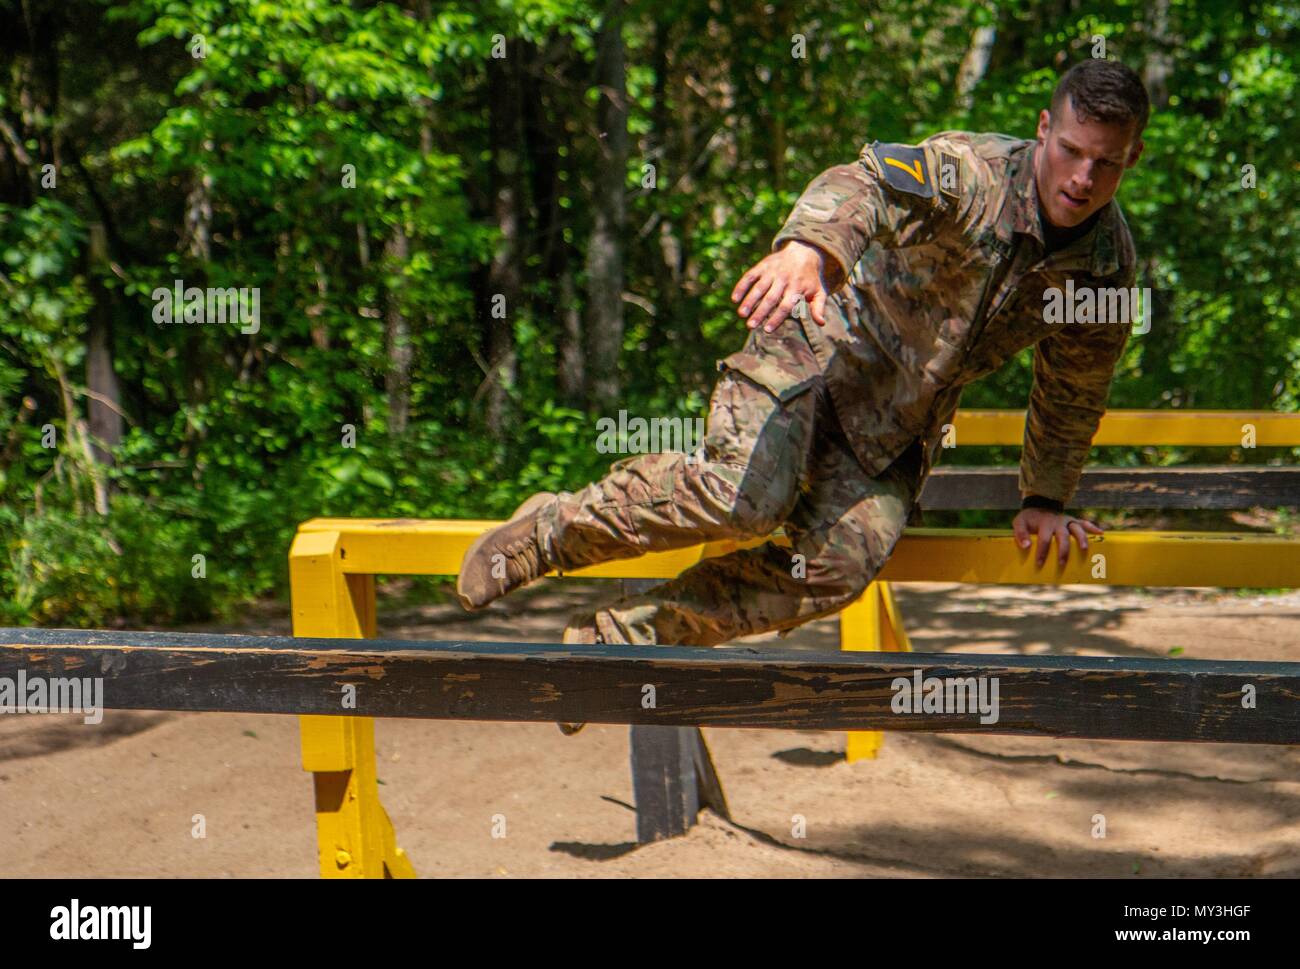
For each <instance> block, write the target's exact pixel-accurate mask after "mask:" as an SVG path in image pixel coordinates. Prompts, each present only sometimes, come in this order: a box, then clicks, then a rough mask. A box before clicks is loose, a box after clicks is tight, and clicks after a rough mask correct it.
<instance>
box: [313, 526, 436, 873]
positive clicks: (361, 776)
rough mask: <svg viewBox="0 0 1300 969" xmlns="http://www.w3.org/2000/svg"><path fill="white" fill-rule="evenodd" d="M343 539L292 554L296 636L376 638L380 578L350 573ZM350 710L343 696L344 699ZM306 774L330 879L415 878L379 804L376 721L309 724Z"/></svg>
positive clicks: (323, 540)
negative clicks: (309, 778)
mask: <svg viewBox="0 0 1300 969" xmlns="http://www.w3.org/2000/svg"><path fill="white" fill-rule="evenodd" d="M344 554H345V549H344V547H343V542H342V537H341V536H340V534H339V533H338V532H311V533H304V532H299V534H298V535H297V536H296V537H295V538H294V542H293V548H292V549H291V550H290V552H289V589H290V601H291V607H292V610H293V634H294V635H295V636H313V637H321V638H327V639H362V638H365V637H369V636H374V635H375V579H374V576H373V575H347V574H345V573H344V572H343V556H344ZM339 704H340V709H342V704H343V695H342V694H341V693H340V695H339ZM298 719H299V722H300V724H301V729H302V766H303V769H304V770H309V771H311V772H312V777H313V781H314V784H315V789H316V834H317V843H318V846H319V853H320V873H321V877H323V878H384V877H388V878H414V877H415V870H414V869H413V868H412V867H411V862H410V860H409V859H408V858H407V857H406V854H405V852H403V851H402V849H401V848H399V847H397V839H396V835H395V834H394V832H393V825H392V822H391V821H389V819H388V814H387V813H386V812H385V811H384V807H383V805H382V804H380V802H379V785H378V778H377V777H376V773H375V770H376V769H375V721H374V720H373V719H372V718H370V717H349V716H304V717H299V718H298Z"/></svg>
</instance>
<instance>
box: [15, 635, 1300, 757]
mask: <svg viewBox="0 0 1300 969" xmlns="http://www.w3.org/2000/svg"><path fill="white" fill-rule="evenodd" d="M1062 645H1067V644H1064V643H1063V644H1062ZM19 670H23V671H24V675H25V676H26V677H27V678H29V679H30V678H31V677H33V676H63V677H71V676H76V677H87V676H89V677H95V676H102V677H103V680H104V682H103V701H104V703H103V705H104V707H105V708H107V709H134V710H224V711H241V712H252V713H285V714H326V715H328V714H341V715H358V716H372V717H422V718H430V719H450V720H506V721H555V720H568V721H578V722H589V723H627V724H633V723H636V724H660V725H676V726H688V725H689V726H712V727H769V728H783V729H802V730H808V729H815V730H918V731H935V732H960V733H1001V734H1023V735H1045V736H1060V737H1085V738H1096V739H1123V740H1185V741H1207V742H1208V741H1214V742H1236V743H1268V744H1296V743H1300V663H1257V662H1231V661H1196V660H1163V659H1130V658H1108V657H1084V656H1033V657H1018V656H998V655H974V654H967V653H962V654H958V653H911V654H897V653H857V652H847V653H831V654H792V653H790V652H788V651H779V650H757V649H752V648H749V647H731V648H724V649H714V650H704V649H699V648H693V647H688V646H650V647H638V646H580V647H574V646H560V645H538V644H521V643H477V642H405V641H400V640H340V639H293V638H287V637H252V636H221V635H207V634H197V633H143V632H98V631H96V632H81V631H75V630H40V629H0V677H7V678H10V679H11V680H12V679H13V678H14V677H16V676H17V675H18V671H19ZM915 676H920V677H921V678H922V688H923V690H925V689H929V688H930V687H929V685H928V684H927V683H925V678H937V679H939V680H941V681H942V680H944V679H948V678H953V679H965V678H970V677H974V678H976V681H975V682H976V683H977V684H978V681H979V679H980V678H983V680H984V683H985V686H986V689H987V690H989V691H991V690H992V689H993V687H994V684H995V683H996V687H997V690H998V694H997V696H998V719H997V721H996V722H981V719H982V718H981V715H980V714H979V713H978V712H966V713H957V712H947V713H940V712H925V711H924V709H922V712H917V713H903V712H894V710H895V708H894V702H895V697H896V696H897V697H902V696H905V695H906V696H910V695H911V691H910V690H908V689H905V688H903V687H902V686H900V684H901V683H902V682H903V681H907V680H909V679H913V678H914V677H915ZM913 681H914V679H913ZM646 684H654V686H655V693H656V697H657V703H656V705H655V706H654V707H652V708H646V707H643V706H642V703H641V699H642V696H643V687H644V686H645V685H646ZM345 686H353V687H355V688H356V706H355V708H345V707H344V705H343V697H344V695H345V692H346V691H345V689H344V688H345ZM987 696H988V697H989V698H990V699H991V697H992V693H991V692H989V693H988V694H987ZM1252 696H1253V702H1254V706H1253V707H1249V706H1244V705H1243V698H1245V700H1246V701H1249V700H1250V699H1251V697H1252ZM983 719H987V716H985V717H984V718H983Z"/></svg>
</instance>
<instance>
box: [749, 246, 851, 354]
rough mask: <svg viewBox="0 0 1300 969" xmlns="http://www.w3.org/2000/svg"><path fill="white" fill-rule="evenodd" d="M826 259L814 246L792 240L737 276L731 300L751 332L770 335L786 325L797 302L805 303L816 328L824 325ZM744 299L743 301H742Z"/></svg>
mask: <svg viewBox="0 0 1300 969" xmlns="http://www.w3.org/2000/svg"><path fill="white" fill-rule="evenodd" d="M824 259H825V256H824V255H823V254H822V251H821V250H820V249H818V248H817V247H816V246H811V245H808V244H807V243H805V242H799V241H798V240H796V239H792V240H791V241H789V242H787V243H786V244H785V245H784V246H782V247H781V248H780V249H778V250H777V251H776V252H774V253H772V254H771V255H770V256H768V257H767V258H765V259H763V260H762V262H759V263H758V264H756V265H755V266H754V267H753V268H752V269H750V270H749V272H747V273H745V275H743V276H741V277H740V282H738V283H736V288H735V289H733V290H732V291H731V301H732V302H733V303H740V309H739V310H738V312H739V313H740V315H741V316H743V317H745V318H746V320H747V322H746V325H747V326H748V327H749V328H750V329H751V330H754V329H757V328H758V327H760V326H761V327H763V329H764V330H766V331H767V332H768V333H771V332H772V331H773V330H775V329H776V328H777V327H778V326H780V325H781V324H782V323H784V322H785V320H786V318H787V317H789V315H790V313H791V311H792V310H793V309H794V308H795V306H796V305H797V304H798V303H799V302H801V301H802V302H804V303H807V304H808V308H809V309H810V310H811V311H812V318H813V319H814V320H816V321H817V325H818V326H825V325H826V297H827V296H828V295H829V293H828V292H827V290H826V280H825V278H824V277H823V276H822V267H823V260H824ZM741 300H744V302H741Z"/></svg>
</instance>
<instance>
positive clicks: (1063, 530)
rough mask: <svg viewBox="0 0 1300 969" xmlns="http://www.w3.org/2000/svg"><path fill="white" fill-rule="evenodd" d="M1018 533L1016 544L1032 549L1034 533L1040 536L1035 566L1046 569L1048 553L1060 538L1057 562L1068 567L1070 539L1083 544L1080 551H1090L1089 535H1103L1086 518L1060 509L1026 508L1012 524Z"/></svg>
mask: <svg viewBox="0 0 1300 969" xmlns="http://www.w3.org/2000/svg"><path fill="white" fill-rule="evenodd" d="M1011 529H1012V531H1013V532H1014V533H1015V536H1016V544H1017V545H1019V546H1020V547H1021V548H1029V546H1030V544H1031V543H1032V538H1033V536H1035V535H1036V536H1037V537H1038V548H1037V549H1036V554H1035V555H1034V560H1035V561H1034V565H1035V566H1036V567H1037V568H1040V569H1041V568H1042V567H1043V563H1044V562H1046V561H1047V553H1048V551H1049V550H1050V549H1051V547H1052V539H1056V561H1057V564H1058V565H1061V566H1064V565H1065V563H1066V561H1067V560H1068V559H1069V557H1070V539H1071V538H1073V539H1074V540H1075V541H1076V542H1078V543H1079V552H1080V554H1085V553H1086V552H1087V551H1088V536H1089V535H1090V534H1091V535H1100V534H1102V530H1101V529H1100V528H1098V527H1097V525H1096V524H1095V523H1093V522H1090V521H1088V520H1087V519H1086V518H1075V517H1074V516H1073V515H1066V514H1064V513H1060V512H1054V511H1047V510H1046V509H1043V508H1025V509H1024V510H1022V511H1021V512H1020V514H1018V515H1017V516H1016V517H1015V520H1014V521H1013V522H1012V523H1011Z"/></svg>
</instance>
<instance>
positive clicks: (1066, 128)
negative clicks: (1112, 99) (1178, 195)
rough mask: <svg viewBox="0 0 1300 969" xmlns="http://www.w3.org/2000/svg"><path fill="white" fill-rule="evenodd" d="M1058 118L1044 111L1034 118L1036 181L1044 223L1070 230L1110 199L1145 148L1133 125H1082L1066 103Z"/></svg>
mask: <svg viewBox="0 0 1300 969" xmlns="http://www.w3.org/2000/svg"><path fill="white" fill-rule="evenodd" d="M1057 114H1058V115H1059V116H1058V117H1053V116H1052V114H1051V112H1050V111H1043V112H1042V113H1041V114H1039V116H1038V146H1039V147H1038V151H1036V152H1035V153H1034V154H1035V159H1034V164H1035V171H1034V175H1035V180H1036V182H1037V185H1038V198H1039V200H1040V201H1041V202H1042V205H1043V211H1044V212H1045V213H1046V214H1047V218H1048V219H1050V220H1051V221H1052V223H1053V224H1054V225H1058V226H1060V227H1062V228H1069V227H1071V226H1075V225H1078V224H1079V223H1080V222H1083V221H1084V220H1085V219H1087V218H1088V217H1089V216H1090V215H1092V214H1093V213H1094V212H1096V211H1097V210H1098V209H1100V208H1101V207H1102V206H1104V205H1105V204H1106V203H1107V202H1109V201H1110V200H1111V199H1112V198H1114V196H1115V191H1116V189H1118V188H1119V183H1120V179H1121V178H1123V176H1124V172H1125V171H1126V170H1127V169H1130V168H1132V167H1133V166H1134V165H1136V164H1137V160H1138V158H1139V157H1140V156H1141V155H1142V148H1143V143H1142V139H1141V138H1137V137H1135V136H1134V133H1133V126H1132V125H1114V124H1106V123H1104V122H1101V121H1080V120H1079V117H1078V116H1077V115H1076V114H1075V113H1074V105H1073V104H1072V103H1071V102H1070V99H1069V98H1066V103H1065V104H1064V105H1063V106H1062V110H1061V111H1059V112H1057Z"/></svg>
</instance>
